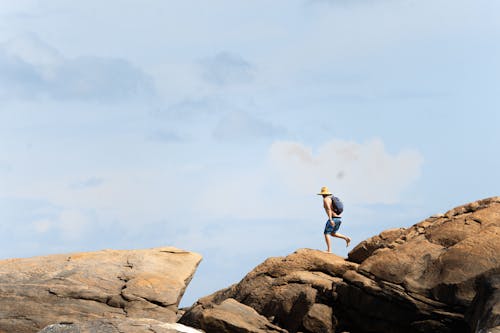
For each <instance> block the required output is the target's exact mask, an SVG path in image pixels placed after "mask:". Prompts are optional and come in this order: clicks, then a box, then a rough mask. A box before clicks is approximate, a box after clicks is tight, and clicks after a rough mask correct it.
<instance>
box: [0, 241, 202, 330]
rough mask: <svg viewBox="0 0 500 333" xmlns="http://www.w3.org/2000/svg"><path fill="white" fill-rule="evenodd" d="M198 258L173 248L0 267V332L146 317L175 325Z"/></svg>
mask: <svg viewBox="0 0 500 333" xmlns="http://www.w3.org/2000/svg"><path fill="white" fill-rule="evenodd" d="M200 261H201V256H200V255H198V254H195V253H191V252H186V251H182V250H179V249H176V248H172V247H165V248H156V249H149V250H133V251H116V250H104V251H98V252H89V253H74V254H67V255H51V256H45V257H35V258H27V259H9V260H1V261H0V309H1V311H0V332H2V331H5V332H19V333H24V332H37V331H38V330H40V329H41V328H43V327H45V326H47V325H49V324H53V323H60V322H78V321H82V320H89V319H96V318H125V317H145V318H153V319H161V320H162V321H168V322H175V321H176V312H177V306H178V304H179V301H180V298H181V296H182V295H183V293H184V290H185V288H186V286H187V284H188V283H189V281H190V280H191V278H192V276H193V274H194V272H195V270H196V267H197V265H198V264H199V262H200Z"/></svg>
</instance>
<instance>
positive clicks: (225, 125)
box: [214, 111, 285, 141]
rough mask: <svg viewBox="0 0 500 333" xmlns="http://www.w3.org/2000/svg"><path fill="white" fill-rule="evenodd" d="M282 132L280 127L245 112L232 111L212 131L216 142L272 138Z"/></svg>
mask: <svg viewBox="0 0 500 333" xmlns="http://www.w3.org/2000/svg"><path fill="white" fill-rule="evenodd" d="M284 132H285V131H284V129H282V128H281V127H278V126H275V125H273V124H272V123H269V122H266V121H264V120H261V119H258V118H256V117H254V116H252V115H250V114H248V113H246V112H239V111H233V112H229V113H228V114H226V115H225V116H224V117H222V119H221V120H220V121H219V123H218V124H217V126H216V127H215V130H214V137H215V138H216V139H218V140H228V141H241V140H249V139H252V140H254V139H265V138H272V137H275V136H276V135H279V134H282V133H284Z"/></svg>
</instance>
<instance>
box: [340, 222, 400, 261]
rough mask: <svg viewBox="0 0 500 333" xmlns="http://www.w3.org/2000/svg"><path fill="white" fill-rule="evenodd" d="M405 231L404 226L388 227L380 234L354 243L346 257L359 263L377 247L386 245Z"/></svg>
mask: <svg viewBox="0 0 500 333" xmlns="http://www.w3.org/2000/svg"><path fill="white" fill-rule="evenodd" d="M404 232H405V229H404V228H395V229H389V230H386V231H384V232H382V233H381V234H380V235H377V236H373V237H371V238H368V239H367V240H364V241H362V242H361V243H359V244H358V245H356V246H355V247H354V248H353V249H352V250H351V251H350V252H349V254H348V259H349V260H350V261H353V262H355V263H358V264H361V263H362V262H363V261H364V260H365V259H366V258H368V257H369V256H371V255H372V254H373V252H375V251H376V250H378V249H381V248H385V247H388V246H389V245H390V244H391V243H392V242H394V241H395V240H397V239H398V238H400V237H401V236H402V235H403V234H404Z"/></svg>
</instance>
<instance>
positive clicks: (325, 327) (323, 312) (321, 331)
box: [302, 304, 336, 333]
mask: <svg viewBox="0 0 500 333" xmlns="http://www.w3.org/2000/svg"><path fill="white" fill-rule="evenodd" d="M302 322H303V324H304V327H305V328H306V329H307V330H308V331H309V332H315V333H334V332H335V325H336V323H335V321H334V317H333V311H332V308H331V307H329V306H328V305H325V304H314V305H313V306H312V307H311V309H309V312H308V313H307V314H306V315H305V317H304V319H303V320H302Z"/></svg>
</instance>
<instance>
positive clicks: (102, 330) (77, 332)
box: [38, 318, 202, 333]
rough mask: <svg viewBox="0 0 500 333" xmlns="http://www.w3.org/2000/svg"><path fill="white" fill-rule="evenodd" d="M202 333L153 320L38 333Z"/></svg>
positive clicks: (54, 327)
mask: <svg viewBox="0 0 500 333" xmlns="http://www.w3.org/2000/svg"><path fill="white" fill-rule="evenodd" d="M152 332H154V333H202V332H201V331H199V330H195V329H194V328H191V327H187V326H184V325H182V324H175V323H174V324H172V323H164V322H161V321H158V320H154V319H136V318H123V319H96V320H92V321H88V322H81V323H63V324H53V325H49V326H47V327H45V328H44V329H43V330H41V331H39V332H38V333H152Z"/></svg>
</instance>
